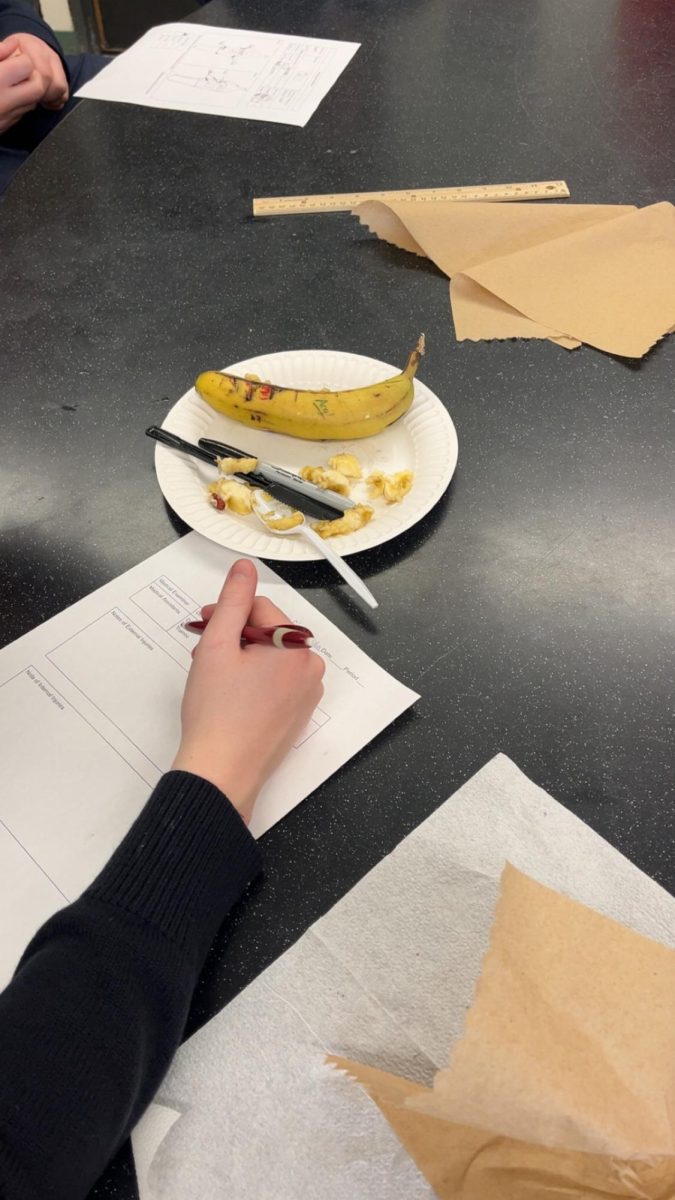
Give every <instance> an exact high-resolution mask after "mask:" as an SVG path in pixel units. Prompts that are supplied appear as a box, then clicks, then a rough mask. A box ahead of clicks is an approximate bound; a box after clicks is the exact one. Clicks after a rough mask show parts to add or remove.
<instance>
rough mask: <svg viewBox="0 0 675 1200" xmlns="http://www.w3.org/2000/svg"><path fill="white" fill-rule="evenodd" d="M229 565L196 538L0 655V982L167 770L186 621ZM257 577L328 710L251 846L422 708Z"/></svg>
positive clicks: (304, 606)
mask: <svg viewBox="0 0 675 1200" xmlns="http://www.w3.org/2000/svg"><path fill="white" fill-rule="evenodd" d="M235 557H236V556H235V555H234V554H232V553H231V552H230V551H228V550H224V549H223V548H222V547H220V546H216V545H215V544H214V543H212V542H209V541H207V540H206V539H205V538H202V537H201V536H200V535H199V534H196V533H191V534H188V535H187V537H184V538H181V539H180V540H179V541H178V542H175V543H174V544H173V545H171V546H168V547H167V548H166V549H165V550H162V551H160V553H159V554H156V555H153V557H152V558H149V559H148V560H147V561H146V562H144V563H141V564H140V565H139V566H137V567H134V568H133V569H132V570H131V571H128V572H127V573H126V574H125V575H121V576H120V577H119V578H118V579H116V580H113V582H112V583H109V584H107V585H106V586H105V587H103V588H100V589H99V591H97V592H93V593H92V594H91V595H90V596H86V597H85V598H84V599H83V600H81V601H79V603H77V604H75V605H73V606H72V607H71V608H69V609H66V610H65V612H62V613H60V614H59V615H58V616H56V617H54V618H53V619H52V620H51V621H47V622H46V623H45V624H44V625H41V626H39V627H38V628H37V629H35V630H33V631H32V632H31V633H29V634H27V635H26V636H25V637H23V638H20V639H19V640H18V641H16V642H13V643H12V644H11V645H10V646H7V647H6V648H5V649H4V650H2V651H1V652H0V730H1V731H2V754H3V768H4V769H3V776H4V778H3V788H2V793H1V794H0V987H2V986H3V985H4V983H6V982H7V979H8V978H9V976H10V974H11V972H12V970H13V969H14V967H15V965H16V962H17V961H18V958H19V956H20V954H21V951H22V950H23V948H24V946H25V945H26V942H27V941H28V940H29V938H30V937H31V936H32V934H33V933H34V932H35V930H36V929H37V928H38V926H39V925H40V924H41V923H42V921H44V920H46V918H47V917H48V916H50V915H51V914H52V913H53V912H56V910H57V909H58V908H61V907H62V906H63V905H64V904H65V903H67V901H69V900H72V899H74V898H75V897H76V896H77V895H79V893H80V892H81V891H82V890H83V888H85V887H86V886H87V885H88V884H89V883H90V882H91V880H92V879H93V878H94V876H95V875H96V874H97V873H98V871H99V870H100V869H101V867H102V866H103V865H104V863H105V861H106V860H107V858H108V857H109V856H110V854H111V853H112V851H113V849H114V848H115V846H116V845H117V844H118V843H119V841H120V840H121V838H122V837H123V836H124V834H125V833H126V831H127V829H128V828H129V826H130V825H131V824H132V822H133V820H134V819H135V817H136V816H137V814H138V813H139V811H140V809H141V808H142V806H143V804H144V802H145V800H146V799H147V796H148V794H149V792H150V791H151V789H152V788H153V787H154V785H155V784H156V783H157V781H158V779H159V777H160V775H161V774H162V773H163V772H164V771H165V770H167V768H168V767H169V766H170V765H171V762H172V760H173V757H174V754H175V751H176V748H177V745H178V738H179V730H180V716H179V714H180V701H181V697H182V694H183V689H184V687H185V679H186V675H187V672H188V669H189V666H190V651H191V650H192V647H193V645H194V644H195V640H196V635H194V634H192V633H190V632H188V631H187V630H186V629H185V628H184V622H185V621H186V620H189V619H190V618H191V617H192V616H194V615H195V614H197V613H198V612H199V609H200V607H201V605H202V604H205V603H207V602H209V601H211V600H214V599H215V598H216V596H217V595H218V592H219V590H220V587H221V584H222V581H223V578H224V575H225V573H226V571H227V569H228V567H229V566H230V564H231V563H232V562H233V561H234V559H235ZM258 571H259V576H260V591H261V592H263V593H264V594H265V595H267V596H269V597H270V598H272V599H273V600H274V602H275V604H277V605H278V606H279V608H281V609H282V610H283V611H284V612H286V613H287V614H288V615H289V617H290V618H291V620H293V621H295V622H297V623H298V624H302V625H307V626H308V627H309V628H310V629H311V630H312V632H313V633H314V634H315V636H316V639H317V649H318V651H319V653H321V654H322V655H323V657H324V659H325V661H326V675H325V679H324V689H325V690H324V697H323V700H322V703H321V706H320V707H319V708H318V709H317V710H316V712H315V713H314V715H313V718H312V720H311V721H310V723H309V725H308V726H307V728H306V729H305V730H304V732H303V733H302V734H301V735H300V737H299V738H298V741H297V744H296V746H295V748H294V750H293V751H291V753H290V754H289V756H288V757H287V759H286V761H285V762H284V763H282V765H281V766H280V767H279V769H278V770H277V771H276V772H275V775H274V776H273V778H272V779H271V780H270V781H269V782H268V784H267V785H266V787H265V789H264V790H263V792H262V794H261V796H260V797H259V800H258V803H257V805H256V810H255V814H254V819H253V822H252V824H251V829H252V832H253V833H254V834H255V836H256V837H259V836H260V835H261V834H262V833H264V832H265V831H266V830H267V829H269V828H270V827H271V826H272V825H274V824H275V823H276V822H277V821H278V820H280V818H281V817H283V816H285V814H286V813H287V812H289V811H290V809H292V808H293V807H294V806H295V805H296V804H298V803H299V802H300V801H301V800H304V799H305V797H306V796H308V795H309V793H310V792H311V791H313V790H314V789H315V788H316V787H318V786H319V784H320V783H322V782H323V781H324V780H325V779H327V778H328V777H329V776H330V775H332V774H333V772H334V771H336V770H337V769H338V768H339V767H340V766H341V765H342V764H343V763H345V762H346V761H347V760H348V759H349V758H351V757H352V755H353V754H355V753H356V752H357V751H358V750H360V749H361V748H362V747H363V746H365V745H366V744H367V743H368V742H369V741H370V740H371V739H372V738H373V737H375V736H376V734H378V733H380V732H381V730H382V729H384V728H385V727H386V726H387V725H388V724H389V723H390V722H391V721H393V720H394V719H395V717H397V716H398V715H399V714H400V713H402V712H403V711H404V710H405V709H406V708H408V707H409V705H411V704H412V703H413V702H414V701H415V699H416V698H417V697H416V695H415V693H414V692H412V691H410V690H409V689H408V688H406V687H404V686H403V685H402V684H399V683H398V682H397V681H396V680H395V679H393V678H392V677H391V676H390V675H388V674H387V673H386V671H383V670H382V669H381V668H380V667H378V666H377V665H376V664H375V663H374V662H373V661H372V660H371V659H370V658H368V656H367V655H365V654H363V653H362V652H361V651H360V650H359V649H358V648H357V647H356V646H355V645H354V644H353V643H352V642H350V640H349V638H347V637H345V635H344V634H342V633H340V631H339V630H338V629H336V628H335V626H334V625H332V624H331V622H330V621H328V620H326V619H325V618H324V617H322V616H321V614H320V613H319V612H318V610H317V609H315V608H314V607H313V606H312V605H311V604H309V603H308V602H307V601H306V600H304V599H303V597H302V596H300V595H299V594H298V593H297V592H295V591H294V590H293V589H292V588H290V587H289V586H288V585H287V584H285V583H283V582H282V580H281V579H279V577H278V576H277V575H275V574H274V572H272V571H271V570H269V568H267V567H265V566H264V565H263V564H258ZM270 653H271V654H292V653H293V651H292V650H276V649H274V648H273V647H270ZM251 719H252V720H254V714H252V716H251Z"/></svg>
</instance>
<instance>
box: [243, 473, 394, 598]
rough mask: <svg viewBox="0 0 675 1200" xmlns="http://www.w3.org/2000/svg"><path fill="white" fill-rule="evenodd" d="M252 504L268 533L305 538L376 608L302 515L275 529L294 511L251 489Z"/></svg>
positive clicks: (342, 563) (370, 595) (360, 580)
mask: <svg viewBox="0 0 675 1200" xmlns="http://www.w3.org/2000/svg"><path fill="white" fill-rule="evenodd" d="M252 502H253V511H254V513H255V514H256V516H257V517H259V519H260V520H261V521H262V523H263V525H264V526H265V528H266V530H267V531H268V533H278V534H280V535H281V536H282V537H285V536H287V535H289V534H291V535H292V534H299V535H300V537H304V538H306V540H307V541H308V542H311V543H312V545H313V546H316V548H317V550H320V551H321V553H322V554H323V556H324V558H325V559H327V560H328V562H329V563H332V565H333V566H334V567H335V570H336V571H337V572H338V573H339V574H340V575H341V576H342V578H343V579H344V581H345V583H348V584H349V586H350V587H351V588H352V589H353V590H354V591H355V592H356V594H357V596H360V597H361V599H362V600H365V602H366V604H369V605H370V607H371V608H377V600H376V599H375V597H374V596H373V593H372V592H370V591H369V590H368V588H367V587H366V585H365V583H364V582H363V580H362V579H359V577H358V575H357V574H356V572H355V571H352V569H351V567H348V566H347V564H346V562H345V561H344V559H342V558H340V555H339V554H336V553H335V551H334V550H333V549H332V547H331V546H329V545H328V544H327V543H326V542H325V541H324V539H323V538H322V537H319V534H318V533H315V531H314V530H313V529H312V527H311V526H310V525H308V524H307V522H306V521H305V518H304V516H303V515H302V513H298V514H297V515H298V516H300V517H302V520H301V521H297V522H296V524H295V525H292V526H290V528H288V529H277V528H275V527H274V523H276V522H277V521H281V520H283V518H284V517H289V516H291V514H292V513H293V511H294V510H293V509H292V508H289V507H288V505H287V504H282V503H281V502H280V501H279V500H273V499H272V498H271V496H268V495H266V493H265V492H263V491H262V490H261V489H260V488H254V489H253V497H252Z"/></svg>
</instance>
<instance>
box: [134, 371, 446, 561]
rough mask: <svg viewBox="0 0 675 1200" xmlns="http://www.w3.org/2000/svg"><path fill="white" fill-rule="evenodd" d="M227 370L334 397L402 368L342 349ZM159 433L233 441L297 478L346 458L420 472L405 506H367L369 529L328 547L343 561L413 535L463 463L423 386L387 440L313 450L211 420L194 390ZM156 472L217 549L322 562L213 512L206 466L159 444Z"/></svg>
mask: <svg viewBox="0 0 675 1200" xmlns="http://www.w3.org/2000/svg"><path fill="white" fill-rule="evenodd" d="M422 365H423V364H422ZM225 370H227V371H229V372H231V373H232V374H235V375H245V374H247V373H253V374H256V375H259V376H260V378H261V379H269V380H272V381H273V382H274V383H281V384H288V385H293V386H294V387H301V388H322V387H327V388H330V389H331V390H337V389H341V388H344V389H346V388H356V387H362V386H364V385H367V384H370V383H378V382H380V381H381V380H383V379H387V378H389V377H391V376H392V375H396V374H398V372H399V371H400V370H401V368H400V367H394V366H391V365H390V364H388V363H383V362H378V361H377V360H376V359H373V358H367V357H365V356H364V355H360V354H349V353H346V352H340V351H336V350H284V351H281V352H279V353H277V354H266V355H260V356H259V357H256V358H250V359H247V360H245V361H244V362H238V363H233V364H232V365H231V366H229V367H226V368H225ZM163 427H164V428H165V429H170V430H171V432H172V433H177V434H179V435H180V436H181V437H183V438H186V439H187V440H188V441H190V442H198V441H199V439H200V438H202V437H211V438H216V439H218V440H219V441H224V442H228V443H230V444H231V445H234V446H237V447H239V448H241V449H242V450H245V451H247V452H248V453H251V454H254V455H257V456H258V457H260V458H265V459H267V460H268V461H269V462H273V463H276V464H278V465H280V466H283V467H287V468H289V469H290V470H293V471H299V469H300V468H301V467H302V466H304V465H306V464H308V463H310V464H312V465H314V464H324V463H326V462H327V460H328V458H329V457H330V456H331V455H333V454H337V453H338V452H339V451H342V450H349V451H351V452H352V453H353V454H355V455H356V457H357V458H358V459H359V461H360V462H361V463H362V465H363V468H364V474H368V473H369V472H370V471H372V470H374V469H376V468H377V469H381V470H384V471H385V472H386V473H390V472H393V471H400V470H403V469H406V468H409V469H411V470H412V471H414V473H415V481H414V483H413V487H412V489H411V491H410V492H409V493H408V495H407V496H406V497H405V498H404V500H402V501H401V502H400V503H399V504H392V505H387V504H385V503H384V501H382V500H376V501H369V503H372V506H373V508H374V509H375V515H374V517H373V518H372V520H371V521H370V523H369V524H368V525H366V526H365V527H364V528H363V529H359V530H357V532H356V533H351V534H346V535H343V536H342V537H335V538H332V539H331V544H332V546H333V548H334V549H335V550H336V551H337V552H338V554H342V555H348V554H357V553H359V551H361V550H370V549H372V547H373V546H379V545H381V544H382V542H386V541H389V539H390V538H393V537H396V536H397V535H398V534H400V533H403V531H404V530H406V529H410V527H411V526H412V525H415V524H416V523H417V521H419V520H421V518H422V517H424V516H426V514H427V513H428V512H429V510H430V509H431V508H433V506H434V504H436V503H437V501H438V500H440V498H441V496H442V495H443V492H444V491H445V489H446V488H447V486H448V484H449V483H450V480H451V479H452V476H453V473H454V470H455V466H456V464H457V450H458V447H457V434H456V431H455V427H454V425H453V423H452V420H451V418H450V416H449V414H448V413H447V411H446V409H445V408H444V407H443V405H442V404H441V402H440V400H439V399H438V397H437V396H435V395H434V393H433V392H431V391H430V390H429V388H428V387H426V386H425V384H423V383H422V382H421V381H420V380H417V379H416V380H415V399H414V401H413V404H412V406H411V408H410V409H409V411H408V412H407V413H406V415H405V416H404V417H401V418H400V420H398V421H396V422H395V423H394V424H393V425H390V426H389V428H388V429H385V430H383V431H382V433H379V434H376V435H375V436H374V437H372V438H363V439H360V440H358V441H354V442H332V441H331V442H310V441H304V440H302V439H299V438H290V437H285V436H282V435H280V434H276V433H266V432H264V431H260V430H257V429H252V428H249V427H248V426H247V425H243V424H241V423H240V422H238V421H232V420H230V419H229V418H228V417H224V416H221V415H220V414H219V413H216V412H214V411H213V410H212V409H211V408H210V407H209V406H208V405H207V404H206V403H205V402H204V401H203V400H202V399H201V397H200V396H198V395H197V392H196V391H195V390H194V388H191V389H190V391H189V392H186V393H185V395H184V396H182V397H181V399H180V400H178V401H177V403H176V404H174V406H173V408H172V409H171V410H170V412H169V413H168V414H167V416H166V418H165V420H164V422H163ZM155 470H156V472H157V480H158V482H159V486H160V488H161V490H162V493H163V495H164V497H165V499H166V501H167V503H168V504H169V505H170V506H171V508H172V509H173V510H174V512H176V513H177V514H178V516H179V517H181V519H182V520H183V521H185V522H186V524H187V525H190V526H191V528H192V529H195V530H197V532H198V533H201V534H203V535H204V536H205V537H207V538H210V539H211V540H212V541H214V542H218V543H219V544H220V545H221V546H226V547H227V548H228V549H230V550H235V551H239V552H241V553H242V554H248V555H253V556H255V557H257V558H266V559H275V560H277V561H284V562H308V561H312V560H315V559H320V558H321V555H320V553H319V551H318V550H315V549H314V547H313V546H311V545H310V544H309V543H308V542H306V541H305V539H304V538H301V537H298V536H294V537H279V536H275V535H274V534H270V533H268V532H266V530H265V529H264V528H263V526H262V525H260V523H259V521H258V518H257V517H255V516H253V515H251V516H248V517H240V516H237V515H236V514H235V513H230V512H218V511H217V510H216V509H214V508H212V507H211V506H210V505H209V503H208V501H207V499H206V484H207V482H208V480H210V479H213V478H215V471H214V470H212V469H210V468H209V466H208V464H205V463H200V462H198V461H197V460H196V459H194V458H189V457H187V456H186V455H183V454H179V453H177V452H176V451H175V450H170V449H168V448H167V447H166V446H161V445H159V444H158V445H157V447H156V449H155ZM352 494H353V496H354V498H355V499H364V500H365V499H366V498H367V493H366V488H365V485H364V484H362V483H360V484H358V485H357V486H356V487H355V489H354V491H353V493H352Z"/></svg>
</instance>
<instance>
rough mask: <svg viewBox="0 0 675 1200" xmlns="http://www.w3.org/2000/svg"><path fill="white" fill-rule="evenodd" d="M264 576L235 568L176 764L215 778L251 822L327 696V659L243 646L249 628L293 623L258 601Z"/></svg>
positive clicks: (210, 614) (212, 621) (214, 621)
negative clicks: (271, 779) (260, 798)
mask: <svg viewBox="0 0 675 1200" xmlns="http://www.w3.org/2000/svg"><path fill="white" fill-rule="evenodd" d="M256 583H257V574H256V570H255V567H254V566H253V563H251V562H248V561H247V560H245V559H242V560H240V561H239V562H236V563H234V565H233V566H232V568H231V569H230V572H229V574H228V576H227V579H226V581H225V585H224V587H223V590H222V592H221V594H220V598H219V600H218V603H217V604H216V605H215V607H213V606H211V605H209V606H208V607H207V608H205V609H203V610H202V615H203V616H204V617H206V618H207V619H208V625H207V627H206V629H205V631H204V633H203V634H202V636H201V639H200V642H199V645H198V646H197V647H196V649H195V652H194V658H193V664H192V668H191V670H190V674H189V676H188V681H187V685H186V688H185V695H184V697H183V706H182V710H181V719H182V729H183V732H182V737H181V744H180V748H179V750H178V754H177V755H176V758H175V760H174V763H173V767H174V769H175V770H180V771H191V772H192V773H193V774H195V775H201V776H202V778H204V779H208V780H210V782H211V783H214V784H215V785H216V787H219V788H220V790H221V791H222V792H224V793H225V795H226V796H227V797H228V799H229V800H230V801H231V803H232V804H234V806H235V808H237V809H238V811H239V812H240V813H241V815H242V817H243V818H244V820H245V821H248V820H250V817H251V813H252V811H253V805H254V804H255V800H256V797H257V795H258V792H259V791H260V789H261V787H262V785H263V784H264V783H265V781H266V780H267V779H268V778H269V776H270V775H271V774H272V772H273V771H274V769H275V767H277V766H278V764H279V763H280V762H281V760H282V759H283V758H284V757H285V755H286V754H287V752H288V751H289V750H290V748H291V746H292V745H293V742H294V741H295V739H296V737H297V736H298V734H299V733H300V732H301V731H302V730H303V729H304V727H305V725H306V724H307V722H308V721H309V718H310V716H311V715H312V713H313V711H314V709H315V708H316V706H317V704H318V703H319V700H320V699H321V696H322V695H323V685H322V683H321V680H322V678H323V673H324V669H325V667H324V662H323V659H321V658H320V657H319V655H318V654H314V653H313V652H312V651H311V650H303V649H295V648H294V649H292V650H291V649H276V648H275V647H273V646H264V645H247V646H242V645H241V641H240V638H241V631H242V629H243V628H244V625H247V624H249V625H279V624H284V623H285V622H288V620H289V618H288V617H287V616H286V614H285V613H282V612H281V611H280V609H278V608H277V607H276V605H275V604H272V602H271V600H266V599H265V598H263V597H260V596H259V597H256V595H255V589H256Z"/></svg>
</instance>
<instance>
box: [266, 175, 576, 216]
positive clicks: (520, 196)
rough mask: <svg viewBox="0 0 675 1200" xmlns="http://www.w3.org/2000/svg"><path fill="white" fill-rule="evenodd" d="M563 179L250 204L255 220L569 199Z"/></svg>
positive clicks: (284, 198)
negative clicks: (441, 203) (407, 206)
mask: <svg viewBox="0 0 675 1200" xmlns="http://www.w3.org/2000/svg"><path fill="white" fill-rule="evenodd" d="M569 194H570V192H569V188H568V186H567V184H566V183H565V182H564V180H561V179H557V180H545V181H543V182H541V183H503V184H501V183H486V184H476V185H475V186H473V187H470V186H464V187H449V188H404V189H402V190H400V191H379V192H329V193H327V194H325V195H316V196H310V195H308V196H264V197H261V198H260V199H255V200H254V201H253V215H254V217H273V216H289V215H291V214H292V213H321V212H350V211H351V209H353V208H355V207H356V205H357V204H362V203H363V202H364V201H366V200H385V201H386V200H414V201H415V202H416V203H424V202H425V201H430V200H456V201H466V200H489V201H502V202H504V201H509V200H552V199H560V198H564V197H567V196H569Z"/></svg>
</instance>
